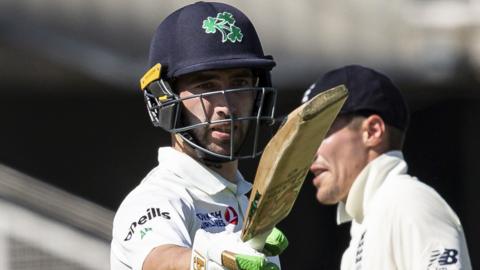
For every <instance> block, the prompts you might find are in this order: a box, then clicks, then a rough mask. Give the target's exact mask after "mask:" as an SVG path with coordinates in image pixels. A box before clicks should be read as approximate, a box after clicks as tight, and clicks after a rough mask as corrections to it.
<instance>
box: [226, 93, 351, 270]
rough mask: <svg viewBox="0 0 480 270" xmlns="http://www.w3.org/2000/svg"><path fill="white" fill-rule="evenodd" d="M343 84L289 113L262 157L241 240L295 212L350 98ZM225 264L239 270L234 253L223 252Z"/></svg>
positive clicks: (252, 236) (264, 229)
mask: <svg viewBox="0 0 480 270" xmlns="http://www.w3.org/2000/svg"><path fill="white" fill-rule="evenodd" d="M347 96H348V90H347V89H346V88H345V86H343V85H340V86H337V87H335V88H332V89H330V90H327V91H325V92H322V93H320V94H318V95H317V96H315V97H314V98H312V99H311V100H309V101H308V102H306V103H304V104H302V105H301V106H299V107H298V108H296V109H295V110H294V111H292V112H291V113H289V114H288V116H287V119H286V121H285V123H284V124H283V125H282V126H281V127H280V128H279V129H278V131H277V132H276V134H275V135H274V136H273V138H272V139H271V140H270V141H269V143H268V144H267V146H266V147H265V150H264V151H263V154H262V156H261V158H260V163H259V165H258V169H257V173H256V175H255V180H254V181H253V188H252V192H251V194H250V200H249V203H248V208H247V216H246V217H245V220H244V222H243V227H242V234H241V239H242V241H244V242H245V241H248V240H250V239H252V238H254V237H255V236H257V235H260V234H262V233H266V232H268V231H271V230H272V229H273V228H274V227H275V225H276V224H278V223H279V222H280V221H281V220H282V219H284V218H285V217H286V216H287V215H288V214H289V213H290V211H291V210H292V207H293V204H294V203H295V200H296V199H297V196H298V193H299V192H300V188H301V187H302V184H303V182H304V180H305V177H306V176H307V173H308V170H309V168H310V165H311V164H312V162H313V159H314V156H315V153H316V151H317V149H318V147H319V146H320V144H321V142H322V140H323V139H324V137H325V135H326V133H327V131H328V129H329V128H330V126H331V124H332V123H333V121H334V120H335V118H336V117H337V114H338V112H339V111H340V109H341V107H342V106H343V103H344V102H345V100H346V99H347ZM222 262H223V265H224V266H225V267H227V268H229V269H231V270H237V269H238V268H237V265H236V262H235V254H233V253H231V252H228V251H225V252H223V253H222Z"/></svg>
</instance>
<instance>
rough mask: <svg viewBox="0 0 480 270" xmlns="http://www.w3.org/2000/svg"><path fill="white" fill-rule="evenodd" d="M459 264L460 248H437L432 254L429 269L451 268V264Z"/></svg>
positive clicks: (441, 269) (444, 269)
mask: <svg viewBox="0 0 480 270" xmlns="http://www.w3.org/2000/svg"><path fill="white" fill-rule="evenodd" d="M458 264H459V260H458V250H456V249H453V248H452V249H450V248H445V249H443V250H441V249H436V250H433V251H432V254H431V256H430V264H429V265H428V269H435V270H446V269H449V266H458ZM455 269H456V267H455Z"/></svg>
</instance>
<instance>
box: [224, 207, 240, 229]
mask: <svg viewBox="0 0 480 270" xmlns="http://www.w3.org/2000/svg"><path fill="white" fill-rule="evenodd" d="M224 217H225V221H226V222H228V223H230V224H233V225H237V224H238V214H237V211H235V208H233V207H231V206H229V207H227V209H225V215H224Z"/></svg>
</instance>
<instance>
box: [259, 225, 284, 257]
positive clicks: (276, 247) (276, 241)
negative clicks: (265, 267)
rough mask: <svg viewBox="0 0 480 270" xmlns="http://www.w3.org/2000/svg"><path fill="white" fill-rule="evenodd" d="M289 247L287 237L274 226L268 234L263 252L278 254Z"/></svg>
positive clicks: (271, 254)
mask: <svg viewBox="0 0 480 270" xmlns="http://www.w3.org/2000/svg"><path fill="white" fill-rule="evenodd" d="M287 247H288V239H287V237H286V236H285V235H284V234H283V233H282V231H280V230H279V229H277V228H273V230H272V232H271V233H270V234H269V235H268V237H267V239H266V241H265V246H264V248H263V252H264V253H265V255H267V256H277V255H279V254H281V253H282V252H283V251H284V250H285V249H286V248H287Z"/></svg>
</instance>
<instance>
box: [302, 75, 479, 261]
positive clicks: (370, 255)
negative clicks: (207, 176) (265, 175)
mask: <svg viewBox="0 0 480 270" xmlns="http://www.w3.org/2000/svg"><path fill="white" fill-rule="evenodd" d="M340 84H344V85H345V86H346V87H347V88H348V90H349V97H348V99H347V101H346V103H345V104H344V106H343V107H342V109H341V111H340V114H339V116H338V117H337V119H336V120H335V121H334V123H333V124H332V126H331V128H330V131H329V132H328V133H327V136H326V138H325V140H324V141H323V142H322V144H321V145H320V147H319V148H318V151H317V155H316V159H315V161H314V163H313V164H312V166H311V167H310V170H311V171H312V172H313V174H314V175H315V177H314V179H313V184H314V185H315V187H316V188H317V193H316V197H317V200H318V201H319V202H320V203H322V204H337V203H338V210H337V223H338V224H341V223H344V222H348V221H351V222H352V225H351V230H350V232H351V241H350V244H349V247H348V248H347V250H346V251H345V252H344V254H343V257H342V262H341V269H405V270H410V269H471V263H470V258H469V255H468V250H467V245H466V241H465V236H464V233H463V229H462V225H461V224H460V220H459V219H458V217H457V215H456V214H455V213H454V212H453V210H452V209H451V208H450V207H449V206H448V204H447V203H446V202H445V201H444V200H443V199H442V198H441V197H440V195H439V194H438V193H437V192H436V191H435V190H433V189H432V188H430V187H429V186H427V185H425V184H424V183H422V182H420V181H419V180H418V179H417V178H415V177H412V176H410V175H408V174H407V164H406V162H405V160H404V159H403V155H402V151H401V150H402V147H403V141H404V137H405V132H406V130H407V126H408V120H409V115H408V109H407V106H406V103H405V100H404V99H403V97H402V95H401V93H400V91H399V89H398V88H397V87H396V86H395V85H394V84H393V83H392V81H391V80H390V79H389V78H388V77H386V76H385V75H384V74H382V73H379V72H377V71H375V70H372V69H370V68H366V67H362V66H358V65H351V66H346V67H342V68H339V69H335V70H332V71H330V72H328V73H326V74H325V75H324V76H323V77H322V78H321V79H320V80H319V81H317V82H316V83H315V84H313V85H312V86H311V87H310V88H309V89H308V90H307V91H306V92H305V95H304V99H303V102H305V101H307V100H309V99H310V98H311V97H313V96H315V95H316V94H318V93H320V92H323V91H325V90H327V89H330V88H332V87H334V86H337V85H340Z"/></svg>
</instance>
